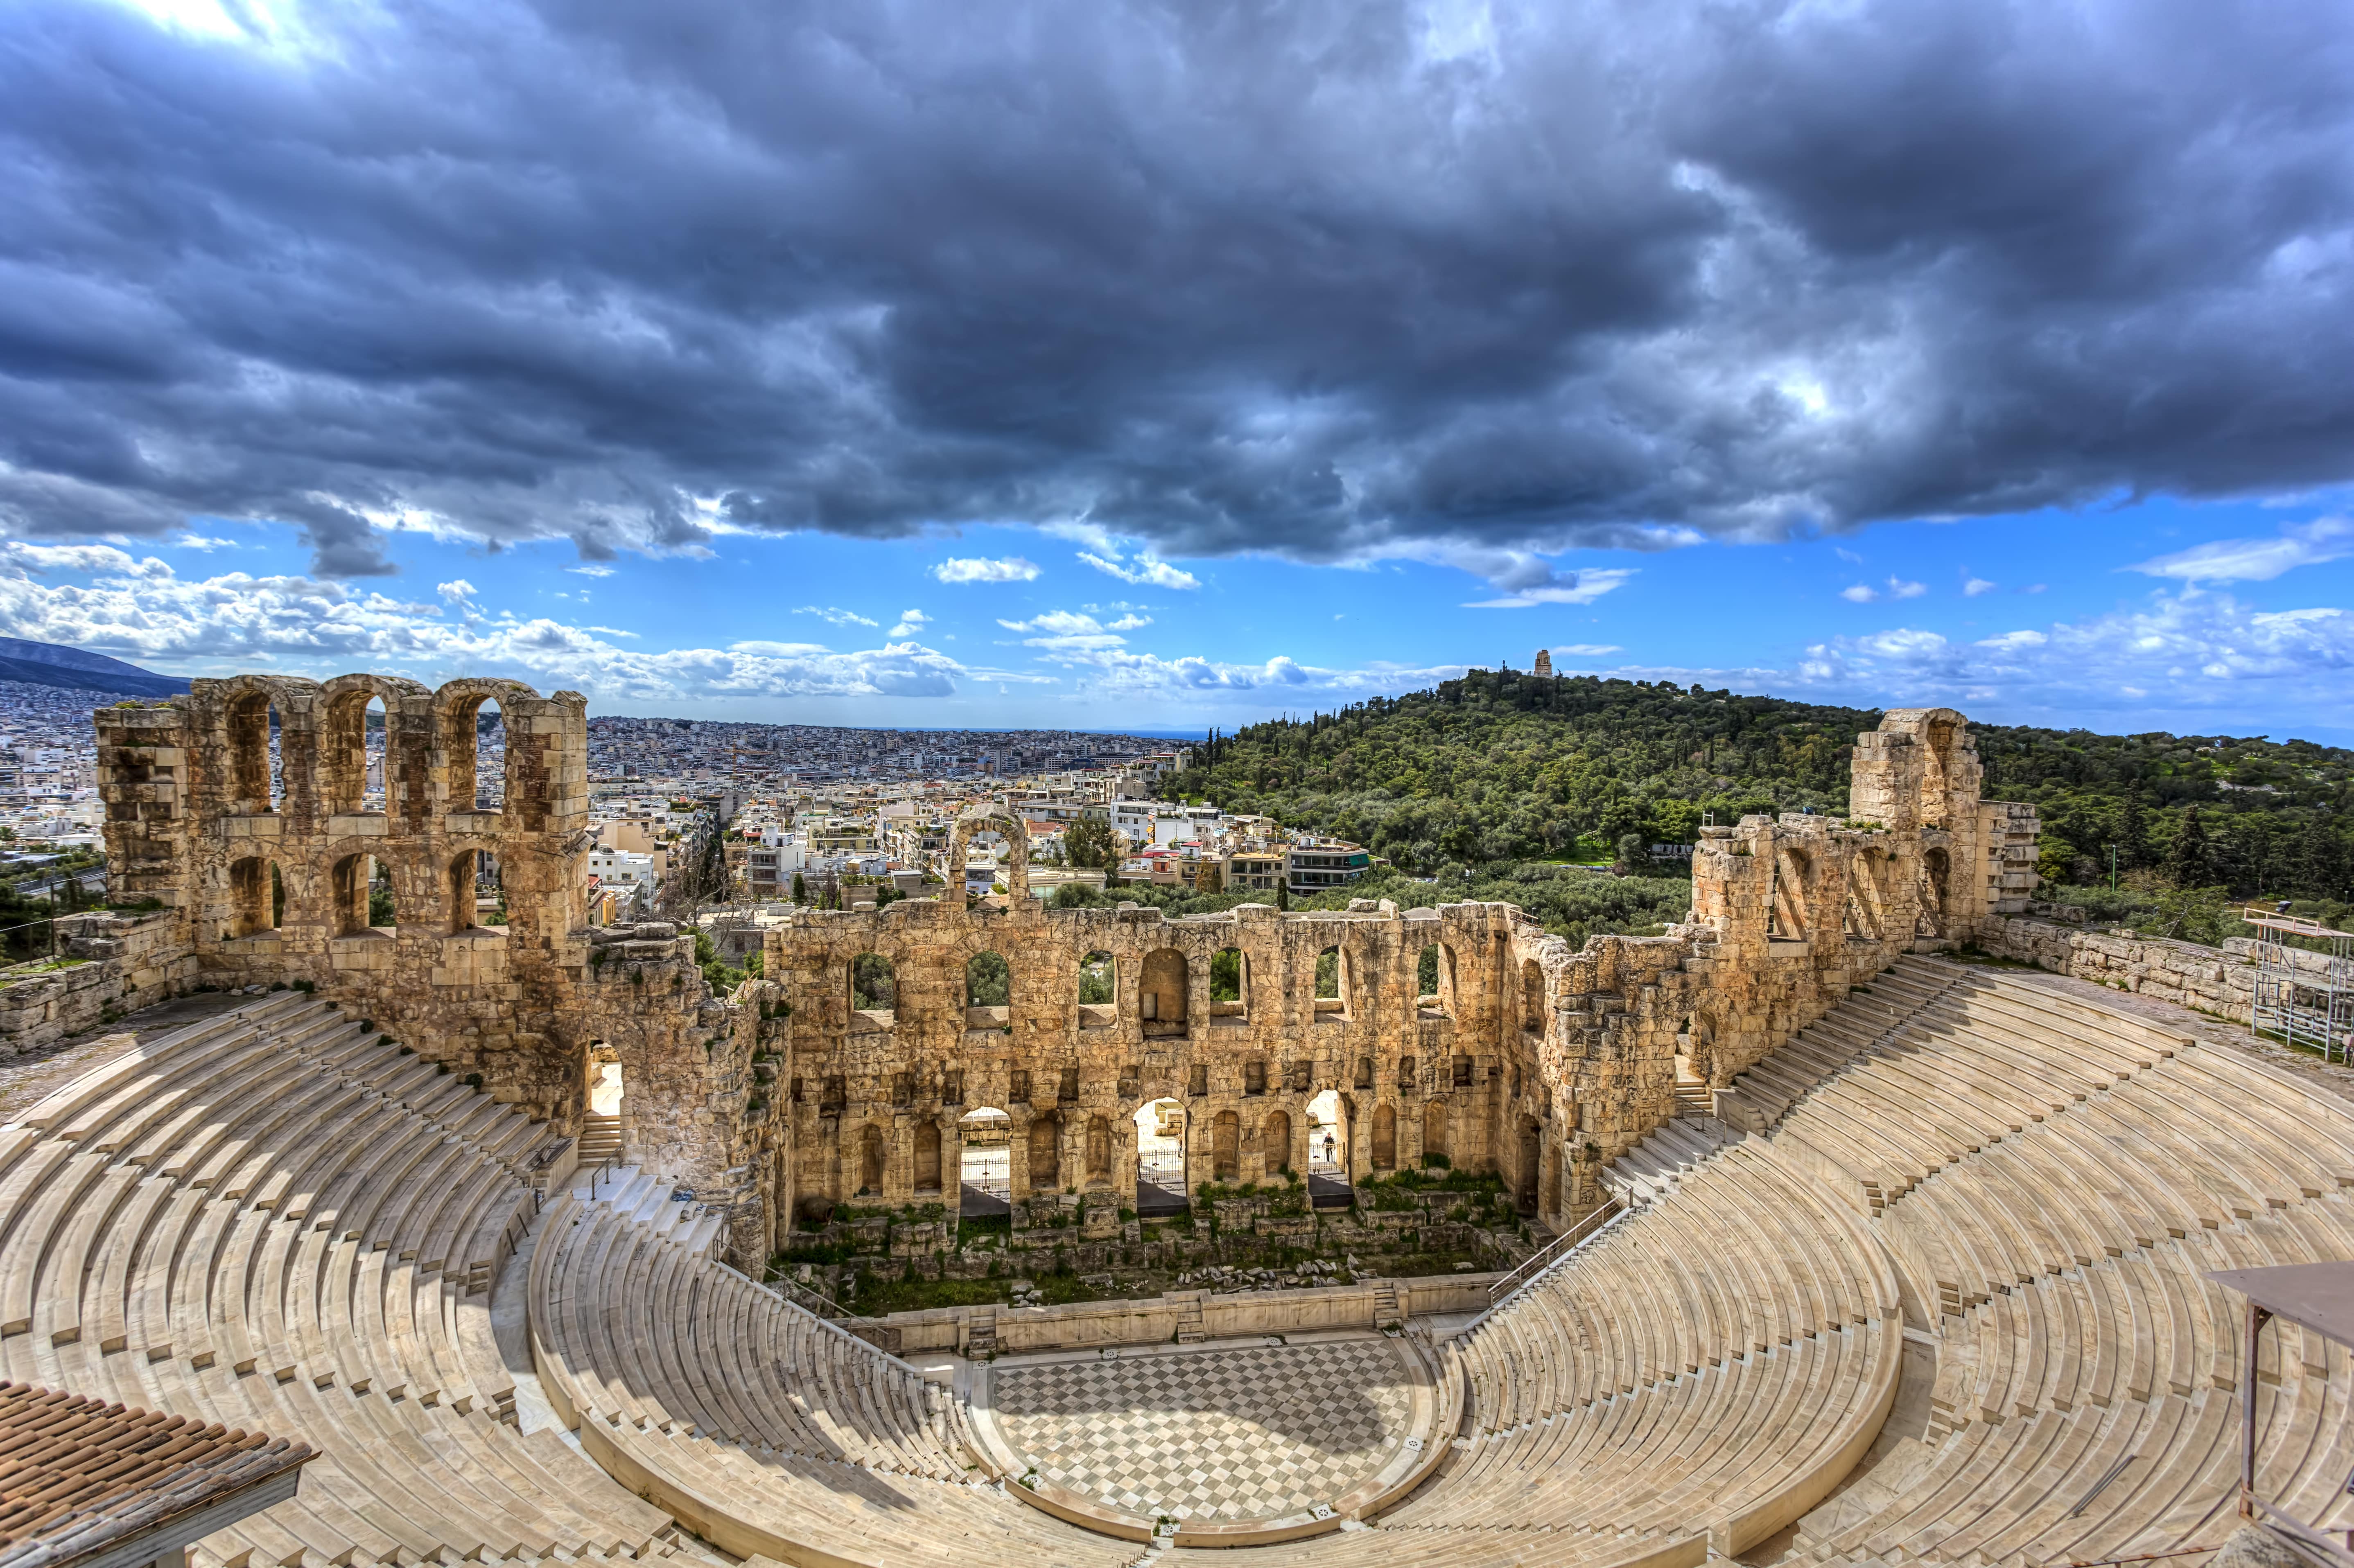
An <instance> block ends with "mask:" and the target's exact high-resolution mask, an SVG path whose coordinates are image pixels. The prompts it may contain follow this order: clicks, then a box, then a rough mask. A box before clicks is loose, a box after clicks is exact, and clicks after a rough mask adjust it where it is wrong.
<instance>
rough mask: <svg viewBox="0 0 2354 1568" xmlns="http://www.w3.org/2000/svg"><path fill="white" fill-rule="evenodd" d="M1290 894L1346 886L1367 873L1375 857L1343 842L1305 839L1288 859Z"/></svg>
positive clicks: (1294, 846) (1287, 869)
mask: <svg viewBox="0 0 2354 1568" xmlns="http://www.w3.org/2000/svg"><path fill="white" fill-rule="evenodd" d="M1285 860H1286V864H1285V872H1286V875H1287V878H1288V883H1289V885H1290V888H1291V891H1292V892H1294V893H1297V894H1301V895H1306V894H1311V893H1325V892H1329V891H1331V889H1333V888H1335V887H1344V886H1346V885H1349V884H1350V883H1352V882H1354V881H1356V880H1357V879H1358V878H1359V877H1361V876H1363V875H1364V874H1365V872H1366V870H1367V869H1368V868H1369V867H1370V866H1371V865H1372V864H1373V856H1372V855H1371V854H1369V853H1366V852H1365V851H1364V850H1363V849H1362V848H1360V847H1358V846H1357V845H1355V844H1352V843H1346V842H1342V841H1341V840H1340V839H1323V838H1303V839H1301V840H1300V841H1299V842H1297V843H1295V844H1293V845H1292V846H1291V849H1290V851H1289V853H1288V854H1287V856H1286V857H1285Z"/></svg>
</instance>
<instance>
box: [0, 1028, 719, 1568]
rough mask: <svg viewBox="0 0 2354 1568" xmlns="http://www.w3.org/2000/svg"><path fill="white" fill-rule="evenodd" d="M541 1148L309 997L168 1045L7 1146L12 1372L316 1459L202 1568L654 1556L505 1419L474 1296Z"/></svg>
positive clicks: (536, 1133) (3, 1162)
mask: <svg viewBox="0 0 2354 1568" xmlns="http://www.w3.org/2000/svg"><path fill="white" fill-rule="evenodd" d="M545 1141H546V1128H545V1127H544V1126H535V1125H534V1124H533V1123H532V1122H531V1121H530V1120H529V1119H528V1118H525V1117H524V1116H522V1115H521V1114H519V1113H517V1112H515V1111H514V1110H512V1109H510V1108H509V1107H504V1106H501V1105H499V1104H497V1103H496V1102H495V1101H493V1100H492V1099H491V1098H489V1097H487V1096H484V1095H482V1094H479V1093H477V1092H476V1091H474V1090H472V1089H471V1088H469V1087H468V1086H466V1085H465V1084H464V1083H463V1082H461V1080H459V1079H457V1078H455V1077H452V1076H451V1075H448V1074H447V1073H445V1072H443V1071H442V1070H440V1068H438V1067H436V1066H434V1065H431V1064H429V1063H427V1062H425V1061H423V1060H421V1059H420V1058H419V1057H416V1056H414V1055H410V1054H406V1053H404V1052H402V1051H401V1050H399V1049H398V1047H396V1046H394V1045H392V1044H387V1043H385V1042H383V1041H382V1040H381V1037H379V1036H377V1035H376V1034H375V1033H373V1031H371V1030H369V1029H367V1028H366V1027H364V1026H363V1025H362V1024H361V1023H360V1022H355V1021H353V1020H350V1019H348V1018H346V1017H345V1016H344V1015H343V1014H341V1013H339V1012H336V1011H335V1010H334V1008H333V1006H332V1005H331V1004H327V1003H323V1002H316V1001H311V1000H310V999H308V998H306V997H303V996H301V995H298V994H294V993H283V994H281V995H278V996H273V997H270V998H269V999H267V1000H264V1001H259V1002H255V1003H249V1004H247V1005H245V1006H243V1007H241V1008H239V1009H238V1010H236V1011H235V1012H228V1013H225V1014H221V1015H218V1016H216V1017H214V1018H212V1019H209V1020H207V1021H205V1022H201V1023H198V1024H195V1025H191V1026H189V1027H186V1028H184V1029H180V1030H177V1031H174V1032H172V1033H168V1034H165V1035H163V1036H161V1037H159V1038H156V1039H154V1040H152V1041H150V1042H148V1043H147V1044H144V1045H143V1046H141V1047H139V1048H137V1049H135V1050H134V1051H133V1052H132V1053H130V1054H126V1055H125V1056H122V1057H121V1058H118V1059H117V1060H115V1061H113V1062H111V1063H109V1064H107V1065H104V1066H102V1067H100V1068H98V1069H96V1070H95V1071H93V1072H91V1073H90V1074H88V1075H84V1076H83V1077H81V1078H80V1079H79V1080H77V1081H76V1082H75V1083H73V1084H71V1085H69V1086H66V1087H65V1088H63V1089H60V1090H59V1091H58V1093H56V1094H55V1095H52V1096H51V1097H49V1098H48V1099H47V1100H45V1101H44V1102H42V1103H41V1104H40V1105H38V1106H37V1107H34V1108H33V1109H32V1110H31V1111H29V1112H28V1113H27V1114H26V1115H25V1116H24V1117H23V1118H20V1119H19V1120H18V1121H16V1122H15V1123H13V1124H10V1125H8V1126H6V1127H5V1128H0V1319H5V1320H0V1362H5V1368H6V1375H8V1376H10V1377H12V1378H19V1379H23V1380H25V1381H28V1382H33V1383H43V1384H47V1385H49V1386H53V1387H61V1388H66V1389H70V1390H72V1391H74V1392H76V1393H86V1394H90V1395H92V1396H95V1397H99V1398H104V1399H109V1400H121V1401H122V1402H123V1403H125V1404H133V1405H138V1406H143V1407H145V1408H148V1409H153V1410H159V1411H165V1412H169V1413H173V1414H186V1415H190V1416H194V1417H196V1418H197V1419H200V1420H205V1421H218V1422H221V1423H223V1424H224V1425H228V1426H231V1427H243V1428H246V1429H249V1430H253V1429H259V1430H261V1431H265V1432H269V1433H270V1434H272V1435H273V1436H289V1437H300V1438H302V1439H304V1440H306V1441H308V1442H309V1443H310V1444H311V1445H312V1446H313V1447H315V1448H317V1449H318V1450H319V1451H320V1453H321V1455H322V1457H320V1458H319V1459H317V1460H315V1461H313V1464H312V1465H311V1466H310V1467H309V1468H308V1469H307V1471H306V1473H305V1476H304V1478H303V1484H302V1490H301V1492H300V1494H299V1495H298V1496H297V1497H296V1498H294V1499H290V1500H288V1501H286V1502H282V1503H280V1504H278V1505H276V1506H274V1507H272V1508H271V1509H270V1510H267V1511H266V1512H264V1513H262V1514H260V1515H257V1516H255V1517H253V1518H251V1519H249V1520H244V1521H242V1522H241V1523H239V1524H238V1525H236V1526H233V1527H231V1528H229V1529H228V1530H224V1531H219V1532H217V1533H216V1534H215V1535H212V1536H209V1537H207V1539H206V1540H205V1542H203V1543H202V1544H201V1545H200V1546H199V1547H198V1548H197V1551H196V1560H197V1562H198V1563H202V1564H207V1565H221V1564H237V1563H248V1564H255V1565H259V1564H264V1563H278V1564H302V1565H304V1568H324V1565H326V1564H329V1563H352V1562H393V1561H396V1560H397V1561H402V1562H413V1561H418V1560H420V1559H428V1558H439V1559H440V1560H444V1561H456V1560H458V1559H461V1558H464V1557H469V1556H481V1555H483V1554H485V1553H487V1554H490V1555H493V1556H498V1557H514V1556H526V1557H535V1558H545V1557H549V1556H562V1557H567V1558H569V1557H578V1556H613V1555H622V1556H629V1557H639V1556H644V1555H650V1554H651V1555H667V1554H670V1553H671V1552H673V1550H674V1548H673V1545H672V1544H671V1542H672V1538H673V1536H674V1535H675V1531H674V1530H673V1527H672V1524H671V1521H670V1520H668V1519H667V1518H666V1517H665V1516H663V1514H662V1513H661V1512H660V1511H659V1510H655V1509H652V1508H651V1507H649V1506H647V1505H646V1504H645V1503H643V1502H642V1501H641V1500H640V1499H636V1498H634V1497H631V1496H630V1495H629V1494H628V1493H627V1492H625V1491H623V1490H622V1489H620V1487H618V1486H616V1485H614V1484H613V1483H612V1482H611V1481H610V1479H609V1478H606V1477H605V1476H604V1475H602V1474H601V1473H599V1471H598V1470H597V1469H596V1468H595V1467H593V1466H591V1465H589V1464H588V1463H586V1462H585V1461H584V1460H583V1459H582V1458H581V1457H579V1456H578V1454H576V1453H574V1452H573V1451H572V1450H571V1449H569V1448H568V1447H567V1446H565V1445H564V1444H562V1443H561V1442H560V1441H558V1440H557V1439H556V1438H555V1436H554V1435H553V1434H547V1433H541V1434H535V1435H534V1436H530V1437H525V1436H520V1435H518V1433H517V1432H516V1431H515V1429H514V1426H513V1425H510V1424H508V1423H507V1422H504V1421H503V1420H502V1419H501V1417H502V1414H504V1412H505V1411H506V1410H507V1409H508V1408H509V1407H510V1406H511V1404H512V1401H513V1398H514V1386H513V1382H512V1380H511V1379H510V1378H509V1377H508V1376H507V1375H506V1373H505V1372H504V1367H503V1365H502V1362H501V1360H500V1358H499V1355H498V1352H497V1350H496V1347H495V1344H494V1342H493V1337H492V1333H491V1327H490V1321H489V1303H488V1299H487V1297H486V1296H485V1295H484V1294H483V1293H484V1291H485V1290H486V1289H487V1287H488V1286H489V1285H490V1283H491V1280H492V1278H493V1276H494V1274H495V1272H496V1270H497V1268H498V1266H499V1265H500V1263H501V1261H502V1260H503V1259H504V1257H505V1256H506V1255H507V1254H508V1252H509V1251H510V1250H511V1248H512V1246H513V1245H514V1241H515V1238H516V1237H517V1236H518V1235H520V1234H521V1233H522V1230H523V1228H524V1226H525V1224H526V1223H527V1222H528V1221H529V1219H530V1217H531V1214H532V1213H533V1212H534V1210H535V1207H536V1203H537V1196H536V1193H535V1191H534V1189H533V1187H532V1185H531V1183H530V1181H529V1180H528V1174H529V1172H530V1171H531V1169H532V1166H533V1164H534V1162H535V1160H536V1159H537V1158H538V1156H539V1155H540V1154H541V1153H542V1152H543V1146H544V1144H545Z"/></svg>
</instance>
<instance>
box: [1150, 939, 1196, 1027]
mask: <svg viewBox="0 0 2354 1568" xmlns="http://www.w3.org/2000/svg"><path fill="white" fill-rule="evenodd" d="M1189 979H1190V977H1189V976H1188V975H1187V973H1186V966H1185V955H1184V954H1182V953H1181V952H1179V951H1178V950H1177V949H1176V948H1161V949H1159V950H1158V951H1156V952H1150V953H1147V954H1146V955H1145V956H1144V969H1143V972H1142V974H1141V976H1140V980H1141V984H1140V986H1139V988H1138V994H1137V1010H1138V1012H1139V1013H1140V1016H1141V1018H1142V1020H1143V1023H1144V1032H1145V1033H1147V1034H1182V1033H1185V994H1186V990H1187V986H1188V983H1189Z"/></svg>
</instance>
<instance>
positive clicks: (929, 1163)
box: [914, 1121, 940, 1192]
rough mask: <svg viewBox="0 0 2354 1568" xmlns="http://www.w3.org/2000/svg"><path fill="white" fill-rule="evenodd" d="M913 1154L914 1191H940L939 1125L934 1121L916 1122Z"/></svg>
mask: <svg viewBox="0 0 2354 1568" xmlns="http://www.w3.org/2000/svg"><path fill="white" fill-rule="evenodd" d="M914 1153H915V1165H916V1180H915V1188H916V1191H917V1192H938V1191H939V1190H940V1126H939V1123H938V1122H934V1121H924V1122H917V1124H916V1142H915V1150H914Z"/></svg>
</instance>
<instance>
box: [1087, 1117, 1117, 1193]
mask: <svg viewBox="0 0 2354 1568" xmlns="http://www.w3.org/2000/svg"><path fill="white" fill-rule="evenodd" d="M1110 1180H1111V1122H1110V1121H1109V1120H1108V1118H1103V1117H1099V1116H1098V1117H1090V1118H1087V1181H1088V1182H1089V1183H1090V1184H1093V1183H1096V1182H1099V1181H1110Z"/></svg>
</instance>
